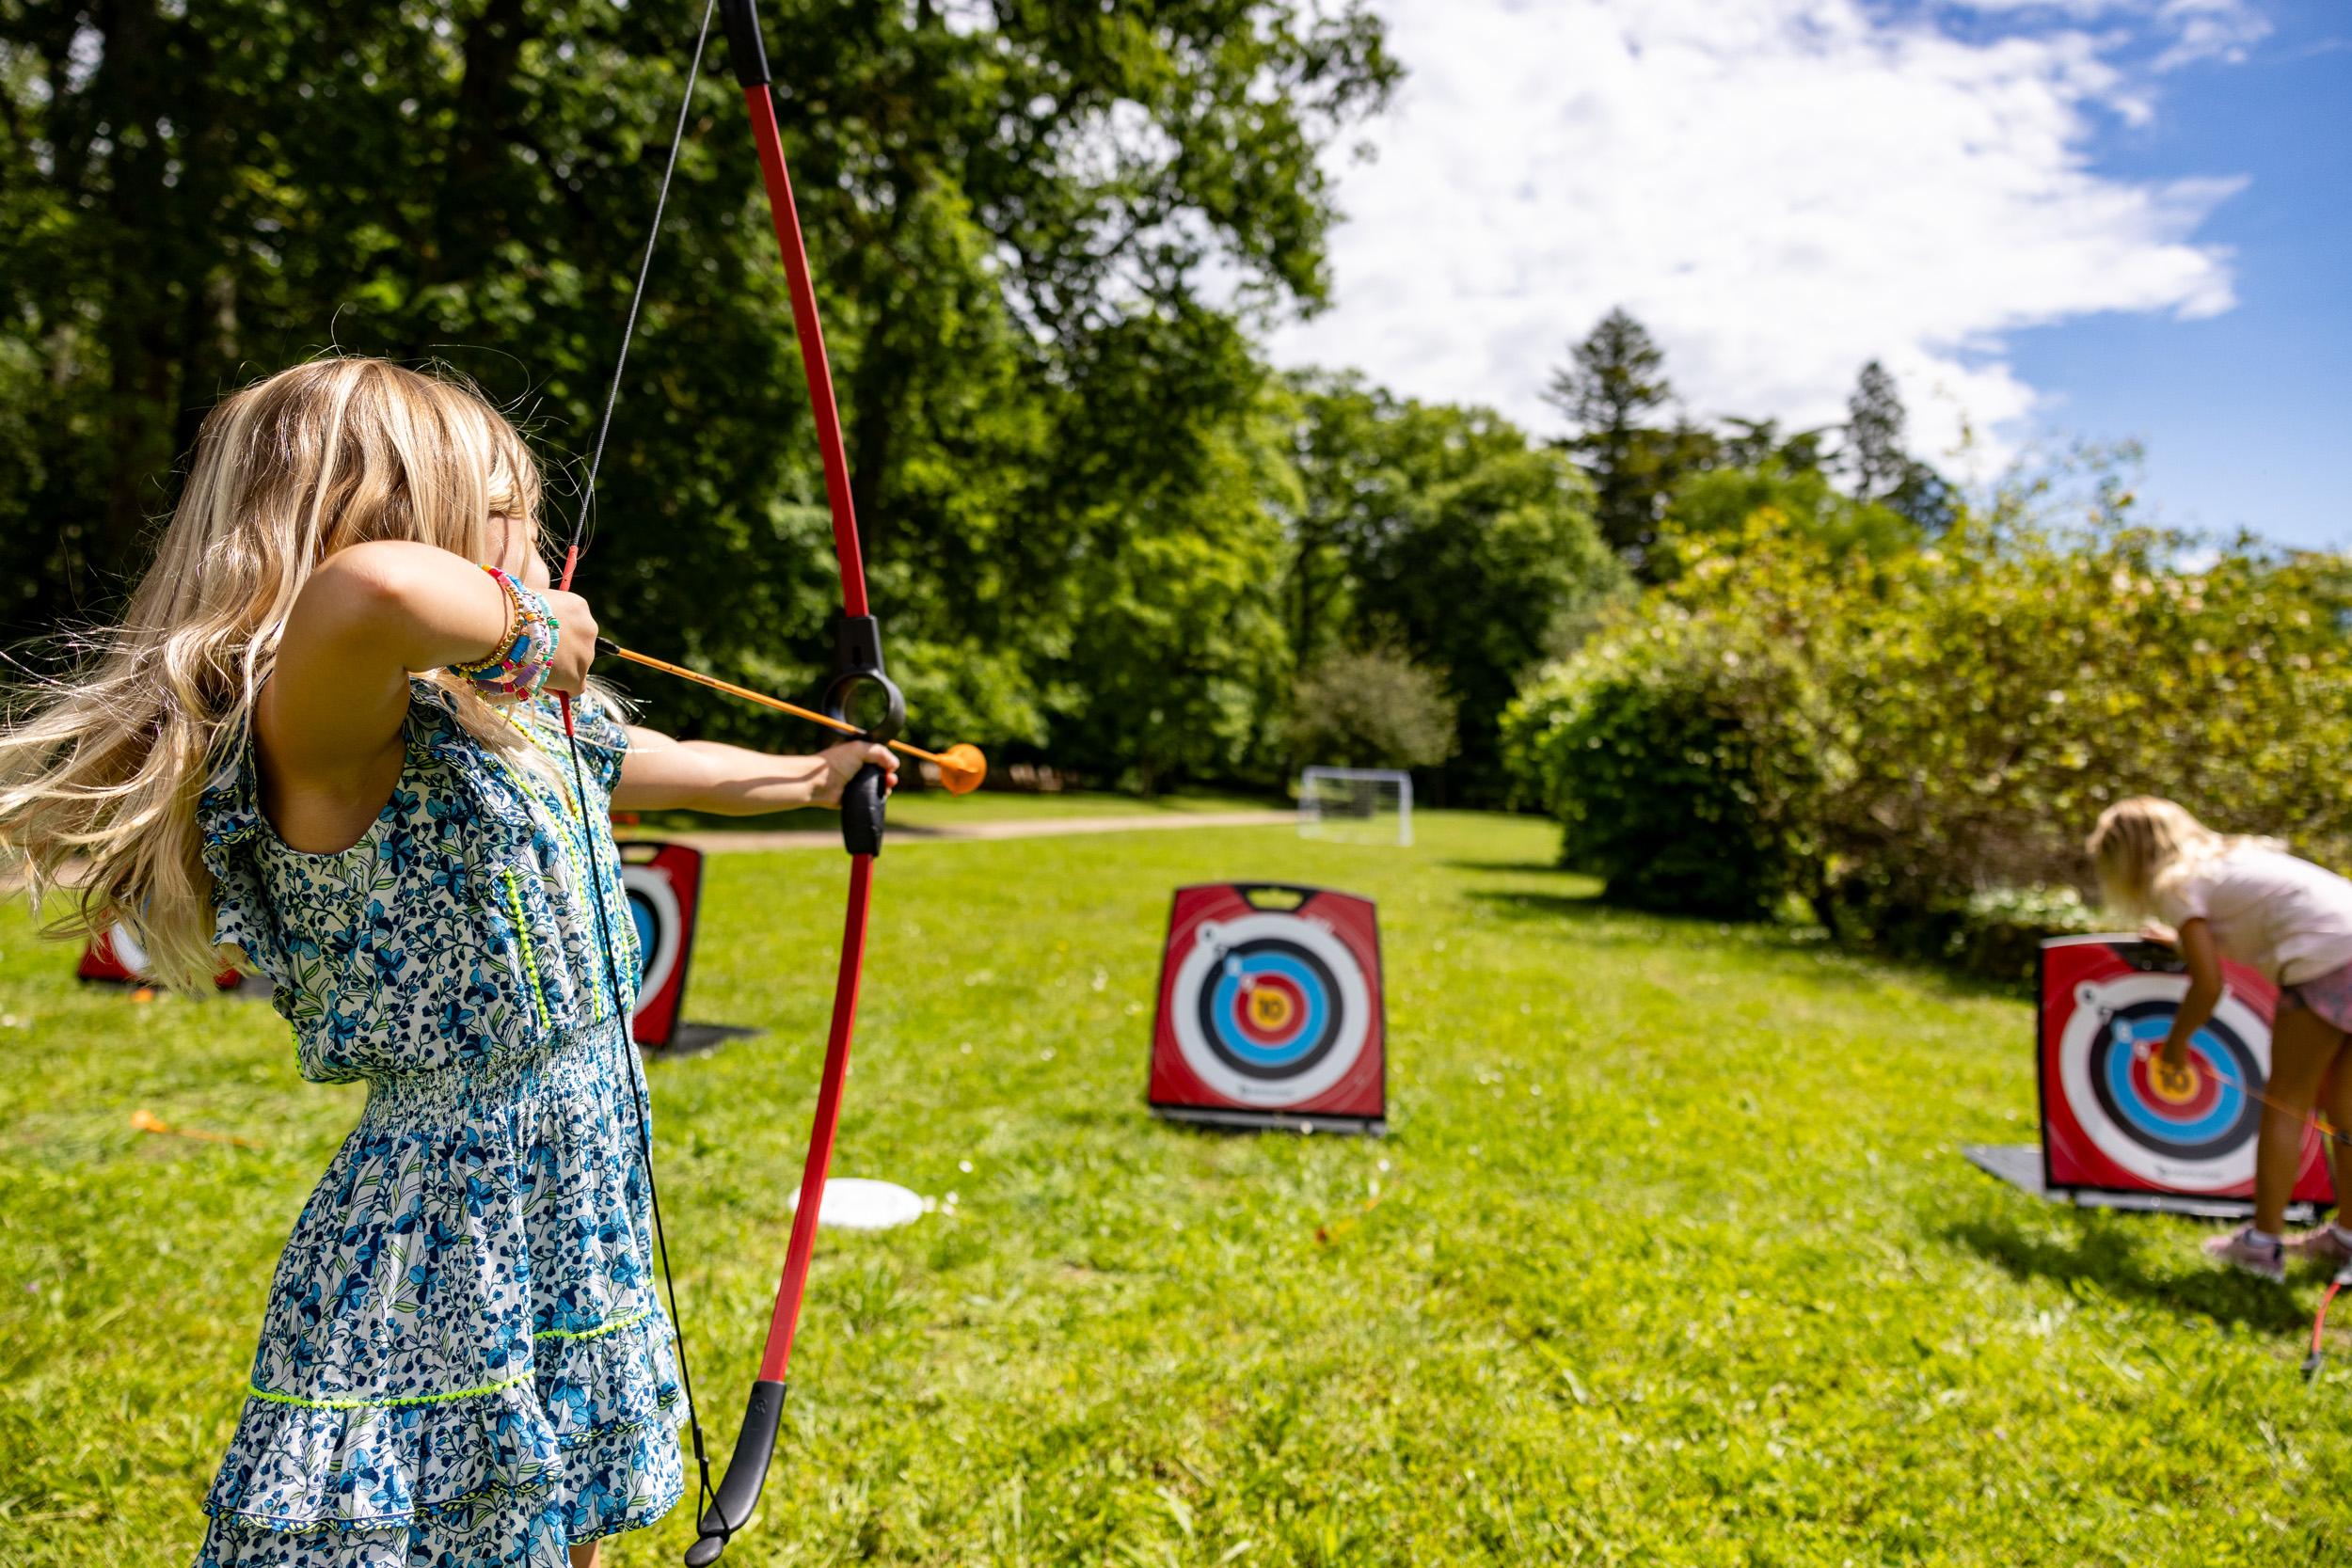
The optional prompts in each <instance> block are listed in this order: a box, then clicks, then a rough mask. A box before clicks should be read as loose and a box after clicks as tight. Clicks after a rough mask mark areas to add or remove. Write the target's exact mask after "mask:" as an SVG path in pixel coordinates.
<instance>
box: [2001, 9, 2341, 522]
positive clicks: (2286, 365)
mask: <svg viewBox="0 0 2352 1568" xmlns="http://www.w3.org/2000/svg"><path fill="white" fill-rule="evenodd" d="M2262 13H2263V15H2264V16H2265V19H2266V20H2268V21H2269V22H2270V24H2271V25H2272V27H2273V31H2272V32H2271V33H2270V34H2269V35H2268V36H2267V37H2265V38H2264V39H2262V40H2258V41H2256V42H2254V43H2253V44H2251V45H2250V46H2249V47H2248V48H2247V49H2246V51H2245V56H2244V58H2242V59H2237V60H2230V59H2219V58H2216V59H2208V60H2203V61H2200V62H2199V63H2197V64H2196V65H2193V66H2189V67H2185V68H2184V69H2182V70H2180V71H2178V72H2176V73H2175V74H2173V75H2172V76H2171V77H2170V78H2169V80H2168V81H2167V82H2166V83H2165V85H2164V89H2163V93H2162V96H2161V97H2160V98H2159V99H2158V101H2157V103H2156V104H2155V114H2154V118H2153V119H2152V120H2151V121H2150V122H2149V123H2148V124H2147V125H2145V126H2143V127H2138V128H2128V127H2119V128H2116V129H2114V130H2112V131H2111V132H2110V133H2109V134H2108V135H2105V136H2103V137H2102V138H2101V139H2100V142H2099V144H2098V145H2097V146H2096V147H2095V148H2094V149H2093V156H2094V157H2095V158H2096V160H2097V162H2098V165H2099V166H2101V167H2102V168H2106V169H2109V170H2112V171H2114V172H2115V173H2116V174H2117V175H2119V176H2122V177H2126V178H2133V179H2153V180H2161V179H2168V178H2172V177H2176V176H2178V175H2180V174H2182V173H2185V172H2191V171H2194V172H2199V173H2208V174H2232V175H2242V176H2244V177H2246V185H2245V187H2244V189H2242V190H2241V191H2239V192H2238V193H2237V194H2236V195H2234V196H2231V197H2229V198H2225V199H2224V200H2222V201H2221V202H2220V203H2218V204H2217V206H2216V207H2215V208H2214V210H2213V213H2212V214H2211V215H2210V216H2209V217H2208V218H2206V220H2205V221H2204V223H2203V224H2201V226H2200V227H2199V229H2198V230H2197V236H2196V237H2197V238H2198V240H2199V241H2200V242H2201V243H2206V244H2212V245H2223V246H2227V247H2228V249H2229V252H2230V263H2229V264H2230V270H2231V274H2232V287H2233V293H2234V294H2235V297H2236V304H2235V306H2234V307H2233V309H2229V310H2226V311H2223V312H2221V313H2220V314H2218V315H2215V316H2210V317H2207V318H2205V319H2203V320H2199V321H2188V322H2183V321H2175V320H2172V319H2170V318H2169V317H2168V316H2165V315H2163V314H2154V315H2150V314H2128V313H2114V314H2105V315H2098V316H2092V317H2087V318H2083V319H2080V320H2076V321H2072V322H2067V323H2063V324H2060V325H2055V326H2048V327H2042V328H2036V329H2033V330H2029V331H2026V332H2025V333H2021V334H2020V335H2019V336H2018V337H2017V339H2016V340H2015V341H2014V343H2013V345H2012V357H2013V362H2014V363H2015V364H2016V366H2017V367H2018V370H2019V372H2020V373H2021V374H2022V375H2023V376H2024V377H2025V378H2026V381H2027V382H2028V383H2030V384H2031V385H2033V386H2034V387H2036V388H2039V389H2041V390H2042V391H2043V392H2044V393H2045V394H2047V396H2048V400H2049V404H2048V406H2047V407H2045V408H2043V409H2042V410H2040V411H2039V412H2038V415H2037V421H2036V422H2037V423H2039V424H2041V425H2042V426H2043V427H2044V428H2046V429H2048V430H2051V431H2053V432H2066V431H2076V432H2083V433H2087V434H2092V435H2102V436H2138V437H2140V438H2141V439H2142V440H2144V441H2145V442H2146V443H2147V447H2148V462H2147V483H2146V486H2145V491H2144V493H2145V495H2146V496H2147V497H2148V499H2149V500H2150V501H2151V502H2152V503H2153V504H2155V505H2156V506H2158V507H2160V508H2161V509H2162V511H2163V513H2164V515H2166V517H2167V518H2168V519H2169V520H2172V521H2178V522H2185V523H2190V524H2194V525H2197V526H2201V527H2203V528H2207V529H2213V530H2225V531H2226V530H2230V529H2234V528H2237V527H2240V526H2244V527H2248V528H2251V529H2253V530H2254V531H2257V532H2260V533H2263V534H2265V535H2267V536H2269V537H2272V538H2276V539H2279V540H2281V541H2284V542H2287V543H2292V544H2296V545H2306V546H2328V547H2333V548H2344V547H2346V546H2352V499H2347V497H2352V483H2347V481H2352V473H2347V461H2346V460H2347V454H2352V7H2347V6H2342V5H2336V4H2328V3H2323V0H2307V3H2305V4H2301V5H2294V6H2288V5H2280V6H2268V7H2265V8H2262Z"/></svg>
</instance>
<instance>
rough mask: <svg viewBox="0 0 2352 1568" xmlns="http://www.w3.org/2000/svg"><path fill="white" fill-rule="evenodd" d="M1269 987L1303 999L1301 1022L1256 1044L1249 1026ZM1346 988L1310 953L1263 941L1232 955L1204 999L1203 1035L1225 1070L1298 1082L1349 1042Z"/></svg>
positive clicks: (1200, 1005) (1290, 1022) (1200, 1009)
mask: <svg viewBox="0 0 2352 1568" xmlns="http://www.w3.org/2000/svg"><path fill="white" fill-rule="evenodd" d="M1261 981H1265V982H1270V983H1273V984H1275V985H1278V986H1279V987H1280V988H1281V989H1282V990H1284V991H1285V992H1288V993H1292V994H1293V995H1295V998H1296V1004H1295V1005H1296V1007H1297V1016H1296V1017H1295V1018H1292V1019H1287V1020H1285V1021H1284V1022H1283V1023H1282V1025H1281V1027H1280V1028H1279V1029H1278V1030H1277V1031H1276V1032H1275V1033H1274V1034H1273V1036H1272V1037H1260V1038H1257V1039H1252V1038H1251V1037H1250V1036H1249V1032H1248V1031H1247V1030H1245V1029H1244V1028H1243V1027H1242V1024H1241V1016H1242V1015H1241V1009H1242V1007H1243V1006H1246V1004H1247V1001H1248V998H1247V994H1246V993H1247V992H1248V990H1250V989H1251V988H1253V987H1254V986H1255V985H1256V984H1258V983H1259V982H1261ZM1341 1014H1342V1008H1341V1006H1340V1003H1339V982H1338V980H1337V979H1336V978H1334V977H1333V975H1332V974H1331V971H1330V968H1329V967H1328V966H1327V964H1325V963H1324V961H1323V960H1322V959H1321V958H1318V957H1316V956H1315V955H1314V954H1313V953H1311V952H1310V951H1309V950H1308V949H1307V948H1306V947H1305V946H1304V945H1302V944H1300V943H1298V942H1290V941H1286V940H1284V939H1282V938H1279V937H1263V938H1260V939H1258V940H1257V941H1254V942H1240V943H1238V944H1236V945H1234V946H1232V947H1231V948H1228V949H1226V951H1225V952H1224V954H1223V955H1222V957H1221V958H1219V960H1218V962H1217V967H1216V980H1215V982H1214V983H1213V984H1209V985H1204V986H1202V987H1200V990H1199V992H1198V993H1197V1005H1196V1016H1197V1017H1198V1019H1199V1021H1200V1035H1201V1037H1202V1039H1203V1040H1205V1041H1206V1042H1207V1044H1208V1047H1209V1050H1210V1051H1211V1052H1212V1053H1215V1054H1216V1058H1217V1060H1219V1061H1220V1062H1222V1063H1223V1064H1224V1065H1225V1066H1226V1067H1228V1068H1230V1069H1232V1070H1233V1071H1235V1072H1237V1073H1240V1074H1242V1075H1243V1076H1245V1077H1248V1078H1254V1079H1260V1080H1266V1081H1272V1080H1279V1079H1285V1078H1295V1077H1296V1076H1298V1075H1299V1074H1301V1073H1304V1072H1307V1071H1309V1070H1311V1069H1312V1068H1313V1067H1314V1066H1315V1064H1316V1063H1318V1062H1320V1061H1322V1060H1323V1058H1324V1057H1326V1056H1327V1055H1329V1054H1330V1052H1331V1048H1332V1046H1333V1045H1335V1044H1336V1043H1338V1041H1339V1038H1340V1035H1341V1023H1342V1016H1341Z"/></svg>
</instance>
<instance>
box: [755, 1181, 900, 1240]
mask: <svg viewBox="0 0 2352 1568" xmlns="http://www.w3.org/2000/svg"><path fill="white" fill-rule="evenodd" d="M800 1206H801V1195H800V1193H799V1191H798V1190H797V1189H796V1190H795V1191H794V1192H793V1194H792V1196H791V1197H790V1198H789V1199H788V1200H787V1203H786V1205H785V1207H786V1208H787V1209H794V1210H797V1209H799V1208H800ZM922 1217H923V1199H922V1197H921V1196H919V1195H917V1194H915V1193H912V1192H909V1191H908V1190H907V1189H906V1188H904V1187H901V1186H899V1185H898V1183H897V1182H896V1181H869V1180H866V1179H865V1178H864V1177H859V1176H835V1177H832V1178H830V1179H828V1180H826V1182H825V1200H824V1202H823V1203H822V1204H820V1205H819V1206H818V1210H817V1223H818V1225H819V1226H824V1227H831V1228H833V1229H834V1230H891V1229H895V1228H897V1227H899V1226H902V1225H913V1224H914V1222H915V1221H916V1220H919V1219H921V1218H922Z"/></svg>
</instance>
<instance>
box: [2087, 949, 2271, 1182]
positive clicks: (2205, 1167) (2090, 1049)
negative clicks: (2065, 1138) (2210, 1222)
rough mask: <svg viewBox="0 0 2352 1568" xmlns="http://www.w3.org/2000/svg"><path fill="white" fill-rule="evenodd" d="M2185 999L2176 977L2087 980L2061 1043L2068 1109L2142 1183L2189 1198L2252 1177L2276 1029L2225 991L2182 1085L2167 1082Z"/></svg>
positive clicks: (2194, 1046) (2194, 1043) (2196, 1042)
mask: <svg viewBox="0 0 2352 1568" xmlns="http://www.w3.org/2000/svg"><path fill="white" fill-rule="evenodd" d="M2180 996H2181V983H2180V981H2179V980H2178V979H2177V978H2176V977H2174V976H2172V975H2169V974H2134V975H2129V976H2126V977H2124V978H2122V979H2119V980H2115V981H2112V982H2110V983H2108V984H2106V985H2099V984H2094V983H2089V982H2086V983H2085V984H2084V985H2083V986H2082V987H2081V989H2080V994H2079V995H2078V996H2077V997H2076V1006H2075V1009H2074V1016H2073V1018H2072V1019H2070V1020H2069V1021H2068V1023H2067V1028H2066V1033H2065V1035H2064V1037H2063V1038H2062V1039H2061V1040H2060V1042H2059V1046H2058V1071H2059V1073H2060V1074H2061V1076H2062V1078H2063V1080H2064V1083H2065V1085H2066V1097H2067V1101H2068V1103H2070V1104H2072V1105H2073V1106H2074V1107H2075V1110H2076V1114H2077V1115H2078V1116H2079V1117H2081V1120H2082V1124H2083V1132H2085V1133H2086V1134H2087V1135H2088V1136H2089V1137H2090V1141H2091V1142H2092V1143H2093V1144H2095V1145H2097V1146H2098V1148H2099V1150H2100V1152H2101V1153H2103V1154H2105V1155H2106V1157H2107V1158H2108V1159H2110V1160H2112V1161H2114V1162H2115V1163H2116V1164H2118V1165H2121V1166H2122V1168H2123V1169H2125V1170H2127V1171H2129V1172H2131V1173H2132V1174H2133V1175H2135V1176H2137V1177H2138V1178H2140V1179H2141V1180H2145V1181H2149V1182H2153V1183H2154V1184H2156V1185H2158V1186H2165V1187H2177V1188H2180V1189H2182V1190H2184V1191H2187V1192H2214V1191H2217V1190H2219V1189H2221V1188H2225V1187H2232V1186H2235V1185H2237V1184H2238V1183H2240V1182H2247V1181H2251V1180H2254V1138H2255V1135H2256V1134H2257V1133H2258V1132H2261V1131H2262V1101H2261V1100H2260V1099H2259V1098H2258V1097H2259V1096H2260V1095H2261V1094H2262V1092H2263V1086H2264V1084H2265V1082H2266V1080H2267V1077H2268V1069H2269V1060H2268V1058H2269V1054H2270V1052H2269V1040H2270V1030H2269V1028H2268V1026H2267V1025H2266V1024H2265V1022H2263V1021H2262V1020H2261V1019H2260V1018H2258V1017H2256V1016H2255V1015H2254V1013H2253V1011H2252V1010H2251V1009H2250V1008H2249V1007H2248V1006H2246V1004H2245V1003H2244V1002H2242V1001H2240V1000H2238V999H2237V998H2236V997H2235V996H2232V995H2227V994H2225V995H2224V996H2223V997H2222V999H2221V1005H2220V1006H2217V1007H2216V1008H2215V1009H2214V1015H2213V1017H2212V1019H2210V1020H2209V1021H2208V1022H2206V1024H2205V1026H2204V1027H2203V1028H2202V1029H2200V1030H2199V1031H2197V1034H2196V1037H2194V1038H2193V1039H2192V1040H2191V1041H2190V1044H2189V1065H2188V1068H2187V1070H2186V1071H2185V1073H2184V1074H2182V1078H2183V1079H2184V1080H2185V1082H2180V1081H2175V1082H2166V1081H2165V1075H2164V1074H2163V1073H2161V1072H2160V1071H2158V1070H2157V1069H2158V1068H2159V1067H2160V1063H2159V1061H2158V1059H2157V1055H2156V1053H2157V1051H2158V1050H2159V1049H2160V1048H2161V1047H2162V1046H2163V1044H2164V1041H2165V1037H2166V1036H2167V1035H2168V1034H2169V1033H2170V1032H2171V1029H2172V1015H2173V1013H2174V1012H2175V1011H2176V1010H2177V1008H2178V1006H2179V1003H2180ZM2257 1041H2259V1042H2261V1045H2262V1050H2261V1052H2260V1053H2257V1052H2256V1050H2255V1042H2257ZM2094 1110H2095V1112H2096V1114H2095V1115H2094V1114H2090V1113H2092V1112H2093V1111H2094Z"/></svg>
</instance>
